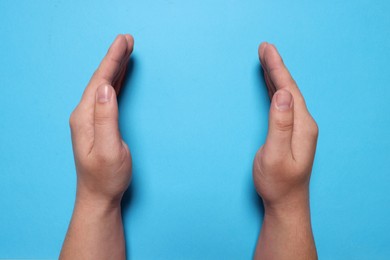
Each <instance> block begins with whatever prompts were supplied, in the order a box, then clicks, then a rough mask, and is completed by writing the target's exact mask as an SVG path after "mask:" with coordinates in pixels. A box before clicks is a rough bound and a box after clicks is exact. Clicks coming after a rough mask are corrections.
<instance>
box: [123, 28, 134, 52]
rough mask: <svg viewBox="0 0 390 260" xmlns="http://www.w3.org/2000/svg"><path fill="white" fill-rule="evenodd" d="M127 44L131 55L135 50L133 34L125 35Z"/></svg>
mask: <svg viewBox="0 0 390 260" xmlns="http://www.w3.org/2000/svg"><path fill="white" fill-rule="evenodd" d="M124 36H125V39H126V42H127V49H128V51H129V54H131V53H132V52H133V49H134V37H133V36H132V35H131V34H128V33H127V34H124Z"/></svg>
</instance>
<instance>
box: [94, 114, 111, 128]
mask: <svg viewBox="0 0 390 260" xmlns="http://www.w3.org/2000/svg"><path fill="white" fill-rule="evenodd" d="M111 121H112V118H111V117H109V116H104V115H95V125H97V126H106V125H107V124H109V123H110V122H111Z"/></svg>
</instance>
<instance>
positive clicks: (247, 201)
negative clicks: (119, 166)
mask: <svg viewBox="0 0 390 260" xmlns="http://www.w3.org/2000/svg"><path fill="white" fill-rule="evenodd" d="M389 13H390V2H389V1H385V0H376V1H373V0H347V1H336V0H330V1H324V0H321V1H309V0H304V1H288V0H279V1H266V0H262V1H254V0H248V1H239V0H225V1H222V0H214V1H212V0H196V1H195V0H190V1H178V0H153V1H151V0H143V1H134V0H133V1H124V0H114V1H112V0H111V1H75V0H72V1H63V0H55V1H5V0H3V1H0V37H1V40H0V73H1V76H0V88H1V92H0V95H1V97H0V115H1V118H0V172H1V173H0V258H46V259H47V258H49V259H55V258H57V257H58V254H59V251H60V249H61V244H62V241H63V238H64V236H65V233H66V230H67V226H68V222H69V220H70V217H71V213H72V209H73V202H74V199H75V184H76V183H75V168H74V162H73V154H72V148H71V139H70V131H69V126H68V118H69V115H70V113H71V111H72V110H73V108H74V107H75V106H76V105H77V103H78V101H79V100H80V96H81V94H82V92H83V89H84V87H85V85H86V84H87V82H88V80H89V78H90V76H91V75H92V73H93V71H94V69H95V68H96V67H97V66H98V64H99V61H100V60H101V59H102V57H103V56H104V54H105V52H106V50H107V48H108V46H109V45H110V43H111V42H112V40H113V39H114V38H115V36H116V35H117V34H118V33H131V34H132V35H133V36H134V38H135V50H134V55H133V58H132V70H131V72H130V73H129V77H130V78H129V80H128V81H127V84H126V86H125V90H124V92H123V93H122V96H121V98H120V125H121V131H122V134H123V137H124V139H125V141H126V142H127V143H128V144H129V146H130V148H131V151H132V155H133V165H134V169H133V176H134V179H133V183H132V187H131V190H130V192H128V193H127V194H126V198H125V201H124V203H123V219H124V226H125V233H126V244H127V252H128V255H129V256H130V257H131V258H132V259H250V258H251V257H252V255H253V251H254V248H255V243H256V239H257V235H258V233H259V230H260V228H261V222H262V213H263V209H262V207H261V204H260V203H259V199H258V198H257V196H256V194H255V191H254V188H253V184H252V179H251V174H252V173H251V170H252V161H253V157H254V155H255V152H256V150H257V149H258V148H259V147H260V146H261V145H262V143H263V142H264V140H265V136H266V133H267V118H268V107H269V100H268V96H267V92H266V90H265V85H264V82H263V81H262V77H261V76H260V68H259V62H258V58H257V47H258V44H259V43H260V42H262V41H265V40H266V41H269V42H272V43H275V44H276V45H277V46H278V47H279V50H280V52H281V54H282V55H283V58H284V60H285V62H286V64H287V65H288V67H289V68H290V70H291V73H292V74H293V75H294V77H295V79H296V81H297V82H298V84H299V86H300V88H301V90H302V92H303V94H304V96H305V98H306V100H307V104H308V107H309V109H310V111H311V113H312V115H313V116H314V118H315V119H316V120H317V122H318V124H319V127H320V137H319V141H318V150H317V154H316V160H315V165H314V169H313V175H312V181H311V209H312V222H313V230H314V235H315V239H316V244H317V249H318V253H319V256H320V259H389V258H390V246H389V242H390V225H389V221H390V208H389V205H390V195H389V192H390V166H389V163H390V151H389V148H390V138H389V133H390V116H389V114H390V113H389V112H390V108H389V100H390V86H389V82H390V70H389V65H388V61H389V60H390V29H389V28H390V15H389Z"/></svg>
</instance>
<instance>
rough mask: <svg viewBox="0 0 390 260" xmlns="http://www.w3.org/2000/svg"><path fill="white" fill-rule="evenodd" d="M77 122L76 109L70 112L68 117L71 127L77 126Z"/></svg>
mask: <svg viewBox="0 0 390 260" xmlns="http://www.w3.org/2000/svg"><path fill="white" fill-rule="evenodd" d="M77 122H78V115H77V111H76V109H75V110H74V111H73V112H72V113H71V114H70V117H69V126H70V128H71V129H73V128H75V127H76V126H77Z"/></svg>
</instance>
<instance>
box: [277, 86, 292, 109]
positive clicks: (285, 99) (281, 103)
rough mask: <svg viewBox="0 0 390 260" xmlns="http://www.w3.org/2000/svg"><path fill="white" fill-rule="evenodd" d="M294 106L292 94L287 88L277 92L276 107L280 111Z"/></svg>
mask: <svg viewBox="0 0 390 260" xmlns="http://www.w3.org/2000/svg"><path fill="white" fill-rule="evenodd" d="M291 106H292V95H291V93H290V92H289V91H287V90H279V91H278V92H277V93H276V108H277V109H278V110H279V111H286V110H288V109H290V108H291Z"/></svg>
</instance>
